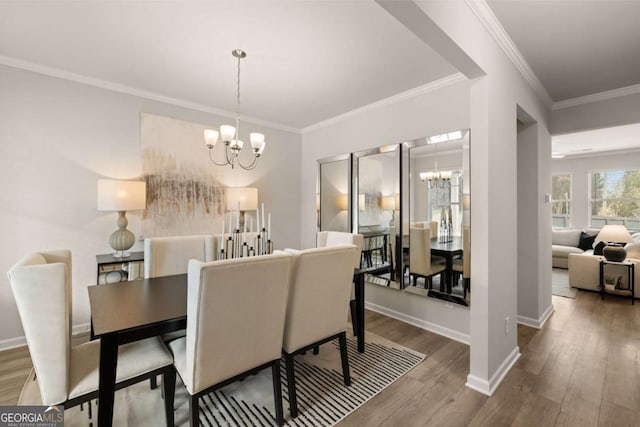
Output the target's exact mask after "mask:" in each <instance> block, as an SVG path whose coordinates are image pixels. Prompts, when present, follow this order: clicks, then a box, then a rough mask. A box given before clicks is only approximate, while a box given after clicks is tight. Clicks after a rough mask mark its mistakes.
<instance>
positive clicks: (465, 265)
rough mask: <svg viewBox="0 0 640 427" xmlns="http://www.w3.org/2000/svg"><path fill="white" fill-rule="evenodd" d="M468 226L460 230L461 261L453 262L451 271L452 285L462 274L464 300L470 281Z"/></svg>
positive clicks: (469, 235)
mask: <svg viewBox="0 0 640 427" xmlns="http://www.w3.org/2000/svg"><path fill="white" fill-rule="evenodd" d="M470 231H471V230H470V228H469V226H468V225H465V226H464V227H463V228H462V259H461V260H460V259H457V260H454V261H453V265H452V266H451V270H452V273H453V280H454V283H457V282H458V280H459V279H460V274H462V280H463V281H464V285H463V286H464V288H463V289H464V298H465V299H466V298H467V292H468V291H469V285H470V279H471V268H470V267H471V234H470Z"/></svg>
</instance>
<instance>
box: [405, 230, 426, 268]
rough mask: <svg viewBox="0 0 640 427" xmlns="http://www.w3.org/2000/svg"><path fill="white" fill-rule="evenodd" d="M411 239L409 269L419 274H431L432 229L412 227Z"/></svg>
mask: <svg viewBox="0 0 640 427" xmlns="http://www.w3.org/2000/svg"><path fill="white" fill-rule="evenodd" d="M409 241H410V248H409V271H410V272H411V273H413V274H417V275H419V276H429V275H431V230H430V229H428V228H411V229H410V230H409Z"/></svg>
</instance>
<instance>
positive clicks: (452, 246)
mask: <svg viewBox="0 0 640 427" xmlns="http://www.w3.org/2000/svg"><path fill="white" fill-rule="evenodd" d="M431 250H432V251H441V252H458V251H460V252H461V251H462V250H463V243H462V237H461V236H453V237H452V238H451V241H450V242H447V243H440V242H438V239H431Z"/></svg>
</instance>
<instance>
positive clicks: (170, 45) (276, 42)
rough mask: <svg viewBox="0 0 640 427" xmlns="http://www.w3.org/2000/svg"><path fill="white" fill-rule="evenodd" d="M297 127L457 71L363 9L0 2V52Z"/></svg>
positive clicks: (354, 5) (370, 8)
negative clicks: (236, 52)
mask: <svg viewBox="0 0 640 427" xmlns="http://www.w3.org/2000/svg"><path fill="white" fill-rule="evenodd" d="M235 48H241V49H244V50H245V51H246V52H247V58H246V59H244V60H243V61H242V78H241V113H242V115H243V116H245V117H258V118H260V119H262V120H268V121H271V122H274V123H277V124H282V125H285V126H288V127H293V128H297V129H300V128H303V127H306V126H309V125H311V124H315V123H317V122H320V121H323V120H325V119H328V118H331V117H334V116H336V115H339V114H342V113H345V112H348V111H351V110H353V109H355V108H358V107H361V106H363V105H366V104H370V103H372V102H374V101H377V100H380V99H384V98H386V97H389V96H392V95H395V94H398V93H401V92H404V91H407V90H409V89H413V88H416V87H419V86H422V85H425V84H427V83H429V82H432V81H435V80H437V79H440V78H442V77H445V76H447V75H451V74H453V73H455V72H456V70H455V69H454V68H453V67H452V66H451V65H449V64H448V63H447V62H445V61H444V59H442V58H441V57H440V56H439V55H438V54H436V53H435V52H434V51H433V50H432V49H431V48H429V47H428V46H427V45H425V44H424V43H423V42H422V41H420V40H419V39H418V38H417V37H416V36H414V35H413V34H412V33H410V32H409V31H408V30H407V29H406V28H405V27H403V26H402V25H401V24H400V23H399V22H398V21H396V20H395V19H394V18H393V17H392V16H391V15H389V14H388V13H387V12H386V11H385V10H383V9H382V8H381V7H380V6H378V5H377V4H375V3H374V2H369V1H366V2H365V1H331V2H320V1H318V2H300V1H293V0H288V1H277V2H265V1H236V2H231V1H224V2H221V1H216V2H146V1H144V2H48V1H43V2H25V1H2V2H0V55H2V56H6V57H10V58H15V59H19V60H23V61H27V62H31V63H35V64H39V65H43V66H47V67H52V68H55V69H59V70H64V71H67V72H71V73H75V74H79V75H82V76H88V77H91V78H96V79H100V80H105V81H108V82H112V83H116V84H120V85H125V86H129V87H132V88H135V89H138V90H144V91H149V92H152V93H155V94H159V95H163V96H168V97H172V98H176V99H180V100H183V101H188V102H192V103H197V104H202V105H205V106H210V107H212V108H219V109H224V110H228V111H234V110H235V86H236V69H235V68H236V62H235V61H236V60H235V58H233V57H232V56H231V51H232V50H233V49H235Z"/></svg>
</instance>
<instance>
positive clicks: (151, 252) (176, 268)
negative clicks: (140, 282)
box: [144, 235, 215, 279]
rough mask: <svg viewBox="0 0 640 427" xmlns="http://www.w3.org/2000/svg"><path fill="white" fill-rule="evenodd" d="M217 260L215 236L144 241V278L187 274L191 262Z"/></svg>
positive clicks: (157, 238)
mask: <svg viewBox="0 0 640 427" xmlns="http://www.w3.org/2000/svg"><path fill="white" fill-rule="evenodd" d="M191 259H197V260H198V261H202V262H210V261H213V260H215V252H214V248H213V236H208V235H196V236H171V237H153V238H147V239H144V277H145V279H148V278H150V277H162V276H173V275H176V274H186V273H187V268H188V264H189V260H191Z"/></svg>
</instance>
